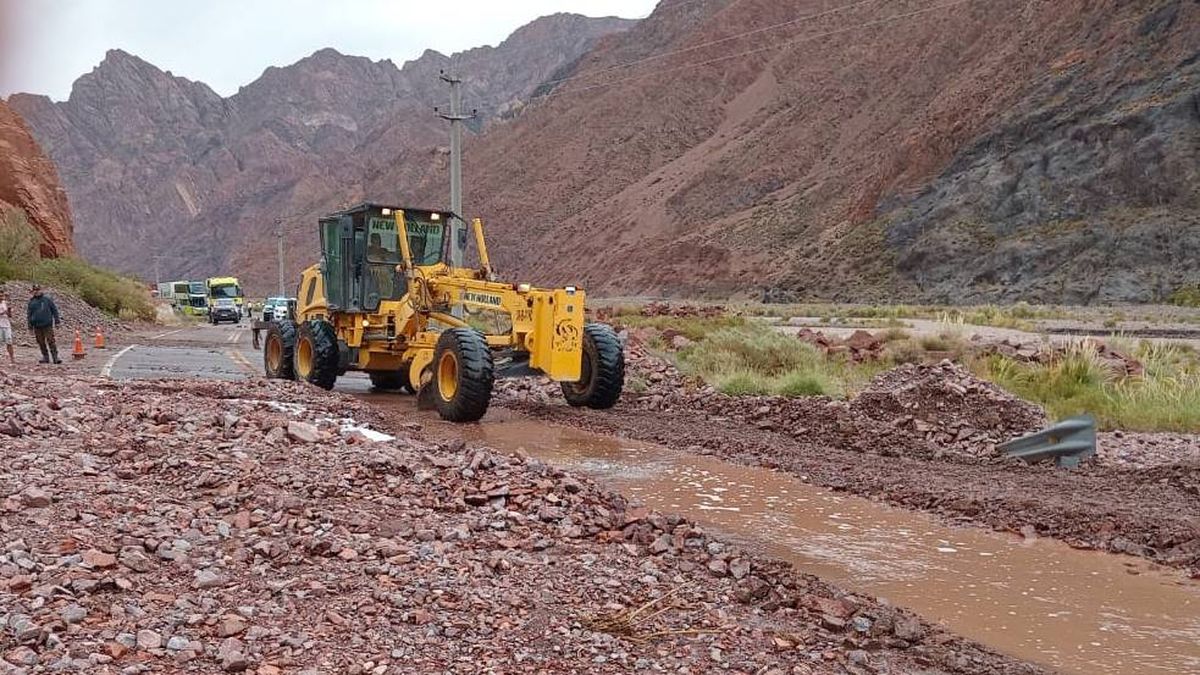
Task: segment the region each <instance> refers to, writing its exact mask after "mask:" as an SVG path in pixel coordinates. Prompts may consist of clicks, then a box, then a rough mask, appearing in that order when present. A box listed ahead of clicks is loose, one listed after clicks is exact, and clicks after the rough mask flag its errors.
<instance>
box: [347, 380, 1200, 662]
mask: <svg viewBox="0 0 1200 675" xmlns="http://www.w3.org/2000/svg"><path fill="white" fill-rule="evenodd" d="M364 398H365V399H366V400H368V401H370V402H371V403H374V404H378V405H382V406H384V407H386V408H388V409H392V410H399V411H401V412H405V413H406V415H405V416H406V417H409V416H410V415H411V416H415V417H417V418H418V419H419V420H420V421H421V422H422V423H424V424H425V425H426V429H427V430H429V431H431V432H433V433H434V434H438V435H441V434H447V435H449V434H453V435H456V436H462V437H465V438H466V439H467V440H468V441H469V442H475V443H479V444H482V445H487V446H490V447H492V448H495V449H497V450H500V451H510V452H511V451H521V452H524V453H526V454H528V455H529V456H532V457H536V458H539V459H541V460H543V461H546V462H548V463H552V464H555V465H558V466H562V467H564V468H568V469H571V470H575V471H578V472H581V473H584V474H587V475H589V476H591V477H593V478H595V479H598V480H600V481H601V482H602V483H604V484H607V485H608V486H610V487H611V488H613V489H615V490H618V491H620V492H622V493H624V494H625V495H626V496H628V497H630V498H636V499H640V500H642V501H643V502H644V503H645V504H646V505H647V506H650V507H652V508H655V509H658V510H660V511H663V512H668V513H678V514H680V515H683V516H686V517H687V518H689V519H691V520H692V521H694V522H697V523H699V524H701V525H703V526H705V527H707V528H709V529H711V530H713V531H716V532H719V533H721V534H722V535H723V536H724V537H726V538H727V539H731V540H735V541H737V542H738V543H739V544H741V545H743V546H744V547H746V548H748V549H750V550H754V551H757V552H760V553H763V554H766V555H769V556H772V557H775V558H778V559H781V560H786V561H789V562H790V563H792V564H793V565H794V566H795V567H796V568H797V569H799V570H801V571H803V572H808V573H811V574H815V575H818V576H820V577H822V578H824V579H827V580H829V581H832V582H835V583H837V584H838V585H840V586H842V587H844V588H848V589H852V590H855V591H858V592H863V593H868V594H871V595H875V596H878V597H883V598H887V599H888V600H889V601H890V602H892V603H894V604H898V605H902V606H905V607H908V608H910V609H912V610H913V611H916V612H917V613H919V614H921V615H922V616H924V617H925V618H926V619H927V620H930V621H932V622H936V623H939V624H941V625H943V626H945V627H946V628H948V629H949V630H952V631H954V632H956V633H958V634H960V635H964V636H966V637H969V638H971V639H974V640H976V641H978V642H980V643H982V644H986V645H988V646H990V647H992V648H993V649H996V650H998V651H1001V652H1004V653H1007V654H1010V655H1012V656H1015V657H1018V658H1021V659H1025V660H1028V661H1032V662H1035V663H1040V664H1043V665H1046V666H1050V667H1053V668H1056V669H1058V670H1061V671H1062V672H1068V673H1087V674H1092V673H1130V674H1132V673H1197V672H1200V583H1197V582H1195V581H1191V580H1187V579H1186V578H1184V577H1183V576H1182V575H1181V574H1179V573H1178V572H1173V571H1169V570H1159V569H1155V568H1154V567H1153V566H1152V565H1151V564H1150V563H1148V562H1146V561H1144V560H1140V559H1135V558H1129V557H1124V556H1115V555H1108V554H1102V553H1094V552H1089V551H1079V550H1075V549H1072V548H1070V547H1068V546H1066V545H1064V544H1062V543H1059V542H1055V541H1052V540H1047V539H1033V540H1029V539H1024V538H1021V537H1013V536H1009V535H1005V534H1001V533H995V532H991V531H987V530H981V529H977V528H965V527H964V528H957V527H950V526H947V525H945V524H942V523H940V522H938V521H936V520H934V519H933V518H932V517H930V516H928V515H926V514H922V513H917V512H913V511H906V510H902V509H897V508H894V507H890V506H887V505H883V504H878V503H875V502H872V501H869V500H866V499H862V498H859V497H854V496H849V495H844V494H839V493H836V492H833V491H831V490H827V489H824V488H819V487H814V486H812V485H808V484H806V483H804V482H803V481H802V480H801V479H799V478H796V477H794V476H790V475H788V474H784V473H780V472H776V471H772V470H768V469H763V468H756V467H747V466H741V465H737V464H732V463H729V462H725V461H722V460H719V459H716V458H714V457H707V456H700V455H690V454H685V453H680V452H676V451H673V450H670V449H668V448H665V447H661V446H656V445H653V444H648V443H642V442H637V441H632V440H627V439H621V438H613V437H607V436H599V435H596V434H591V433H588V432H584V431H579V430H575V429H567V428H562V427H556V426H550V425H546V424H544V423H540V422H534V421H530V420H526V419H524V418H521V417H519V416H518V415H516V414H513V413H510V412H508V411H504V410H496V409H494V410H493V411H492V412H490V413H489V414H488V416H487V417H486V418H485V419H484V422H483V423H481V424H473V425H449V424H446V423H444V422H441V421H440V420H438V419H436V418H435V417H434V416H433V415H432V414H429V413H418V412H416V411H415V410H414V409H413V406H412V403H411V399H397V398H395V397H381V396H364ZM410 419H411V417H410Z"/></svg>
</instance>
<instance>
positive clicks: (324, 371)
mask: <svg viewBox="0 0 1200 675" xmlns="http://www.w3.org/2000/svg"><path fill="white" fill-rule="evenodd" d="M294 356H295V359H294V360H295V372H296V377H298V378H299V379H302V380H304V381H305V382H308V383H309V384H315V385H317V386H318V387H320V388H322V389H333V384H334V382H337V376H338V344H337V334H336V333H334V331H333V326H332V325H330V324H329V322H327V321H320V320H316V321H305V322H304V323H302V324H300V329H299V330H298V331H297V332H296V349H295V355H294Z"/></svg>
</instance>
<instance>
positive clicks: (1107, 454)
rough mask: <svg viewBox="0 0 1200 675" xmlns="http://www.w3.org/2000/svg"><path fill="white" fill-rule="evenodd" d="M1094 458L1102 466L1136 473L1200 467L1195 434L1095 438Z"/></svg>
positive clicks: (1105, 434) (1125, 433)
mask: <svg viewBox="0 0 1200 675" xmlns="http://www.w3.org/2000/svg"><path fill="white" fill-rule="evenodd" d="M1096 458H1097V459H1098V460H1099V461H1100V462H1102V463H1105V464H1119V465H1123V466H1130V467H1134V468H1138V469H1147V468H1151V467H1158V466H1169V465H1178V464H1191V465H1194V466H1197V467H1200V436H1197V435H1196V434H1174V433H1146V432H1134V431H1108V432H1101V433H1099V434H1097V436H1096Z"/></svg>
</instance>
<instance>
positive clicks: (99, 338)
mask: <svg viewBox="0 0 1200 675" xmlns="http://www.w3.org/2000/svg"><path fill="white" fill-rule="evenodd" d="M96 349H104V332H103V331H101V330H100V326H96Z"/></svg>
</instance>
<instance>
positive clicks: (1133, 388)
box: [974, 341, 1200, 432]
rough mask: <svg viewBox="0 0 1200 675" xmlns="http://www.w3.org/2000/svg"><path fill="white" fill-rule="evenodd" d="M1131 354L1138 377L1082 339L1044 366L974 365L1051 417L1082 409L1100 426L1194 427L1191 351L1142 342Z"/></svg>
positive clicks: (1197, 398) (1198, 382)
mask: <svg viewBox="0 0 1200 675" xmlns="http://www.w3.org/2000/svg"><path fill="white" fill-rule="evenodd" d="M1126 351H1129V350H1126ZM1132 354H1133V355H1134V356H1135V357H1137V358H1138V359H1139V360H1141V362H1142V364H1143V365H1144V367H1145V374H1144V375H1143V376H1141V377H1128V376H1123V375H1121V374H1120V373H1115V372H1113V371H1112V370H1111V369H1110V368H1109V367H1108V366H1107V365H1106V364H1105V363H1104V362H1103V360H1102V359H1100V358H1099V354H1098V353H1097V351H1096V349H1095V347H1093V346H1091V345H1090V344H1087V343H1081V344H1076V345H1073V346H1072V347H1071V348H1070V349H1068V350H1067V353H1066V354H1064V355H1063V356H1062V357H1060V358H1056V359H1054V360H1053V361H1051V362H1050V363H1046V364H1028V363H1020V362H1017V361H1014V360H1012V359H1009V358H1006V357H1003V356H992V357H990V358H987V359H984V360H982V361H979V362H976V363H975V364H974V365H975V370H976V372H977V373H978V374H979V375H980V376H981V377H983V378H985V379H987V380H990V381H992V382H995V383H996V384H998V385H1000V386H1001V387H1004V388H1005V389H1007V390H1009V391H1011V392H1012V393H1014V394H1016V395H1017V396H1020V397H1021V398H1025V399H1027V400H1030V401H1034V402H1036V403H1039V404H1041V405H1043V406H1044V407H1045V408H1046V410H1047V412H1048V413H1049V414H1050V416H1051V417H1053V418H1055V419H1061V418H1063V417H1069V416H1071V415H1078V414H1081V413H1087V414H1090V415H1092V416H1094V417H1095V418H1096V419H1097V421H1098V422H1099V424H1100V426H1101V428H1104V429H1127V430H1130V431H1177V432H1196V431H1200V364H1198V361H1197V357H1196V355H1195V352H1194V351H1192V350H1189V349H1185V348H1183V347H1182V346H1180V345H1164V344H1161V343H1158V344H1156V343H1151V342H1147V341H1143V342H1142V343H1140V344H1139V345H1138V346H1136V347H1135V348H1134V349H1133V350H1132Z"/></svg>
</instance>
